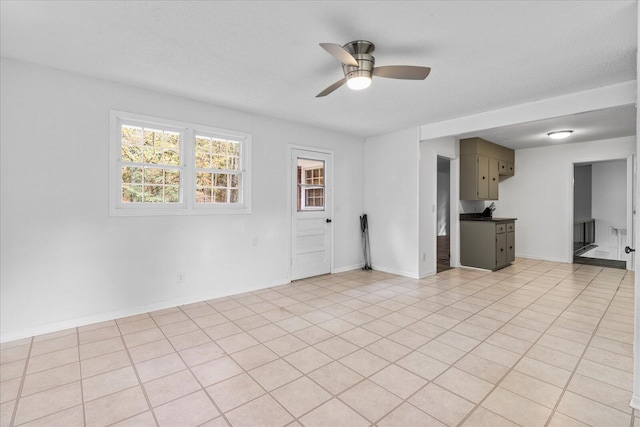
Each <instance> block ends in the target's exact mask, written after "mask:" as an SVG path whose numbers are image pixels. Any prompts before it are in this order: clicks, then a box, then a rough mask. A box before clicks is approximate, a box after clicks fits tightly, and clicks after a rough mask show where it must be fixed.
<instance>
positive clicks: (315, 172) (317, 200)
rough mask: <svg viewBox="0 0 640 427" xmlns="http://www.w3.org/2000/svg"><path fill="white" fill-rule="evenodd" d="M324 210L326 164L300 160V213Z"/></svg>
mask: <svg viewBox="0 0 640 427" xmlns="http://www.w3.org/2000/svg"><path fill="white" fill-rule="evenodd" d="M308 210H320V211H322V210H324V162H323V161H318V160H308V159H298V211H308Z"/></svg>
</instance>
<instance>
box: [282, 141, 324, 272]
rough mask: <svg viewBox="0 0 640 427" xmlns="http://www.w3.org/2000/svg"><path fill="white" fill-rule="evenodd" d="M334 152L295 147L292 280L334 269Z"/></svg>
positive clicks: (293, 164)
mask: <svg viewBox="0 0 640 427" xmlns="http://www.w3.org/2000/svg"><path fill="white" fill-rule="evenodd" d="M331 158H332V156H331V154H329V153H322V152H316V151H309V150H302V149H292V150H291V177H292V186H291V187H292V189H291V191H292V197H291V200H292V203H291V218H292V221H291V224H292V233H291V236H292V239H291V240H292V242H291V279H292V280H297V279H303V278H305V277H312V276H318V275H321V274H327V273H330V272H331V212H332V211H331V205H332V203H331V202H332V191H331V190H332V187H331V177H332V165H331Z"/></svg>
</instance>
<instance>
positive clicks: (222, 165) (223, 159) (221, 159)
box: [211, 156, 227, 169]
mask: <svg viewBox="0 0 640 427" xmlns="http://www.w3.org/2000/svg"><path fill="white" fill-rule="evenodd" d="M211 167H212V168H213V169H226V168H227V156H213V157H212V158H211Z"/></svg>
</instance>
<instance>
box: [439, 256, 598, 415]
mask: <svg viewBox="0 0 640 427" xmlns="http://www.w3.org/2000/svg"><path fill="white" fill-rule="evenodd" d="M579 269H580V267H578V268H576V269H574V270H573V271H572V272H571V273H568V274H567V275H566V276H565V277H563V278H562V279H560V280H559V281H558V283H556V284H555V285H553V287H551V288H549V289H548V290H547V291H545V292H544V293H543V294H541V295H540V296H539V297H538V298H536V299H535V300H533V301H532V302H531V303H529V304H528V305H527V306H525V307H523V308H522V309H521V310H520V311H519V312H518V313H516V314H514V315H513V316H512V317H511V318H510V319H509V320H508V321H507V322H505V324H506V323H508V322H510V321H511V320H513V319H514V318H515V317H517V316H518V315H519V314H521V313H522V312H523V311H525V310H526V309H527V308H529V307H530V306H531V305H533V304H535V303H536V302H538V300H540V299H541V298H543V297H544V296H546V295H547V294H548V293H549V292H551V291H553V290H555V289H557V288H558V286H560V284H561V283H562V281H563V280H565V279H566V278H567V277H569V276H570V275H571V274H572V273H575V271H577V270H579ZM549 271H550V270H549ZM598 274H599V273H598ZM595 277H597V275H595V276H594V277H593V278H592V279H591V280H590V281H589V283H591V282H592V281H593V280H594V279H595ZM534 280H535V279H534ZM527 283H529V282H527ZM524 285H526V283H525V284H523V285H522V286H521V287H523V286H524ZM588 286H589V284H588V283H587V284H585V286H584V288H583V289H582V291H581V292H580V294H582V292H584V290H585V289H587V287H588ZM580 294H578V295H576V296H575V297H574V298H573V300H572V301H571V303H569V304H568V305H567V306H566V307H565V309H563V310H562V311H561V312H560V313H559V314H557V315H556V316H555V319H554V320H553V322H551V323H550V324H549V326H547V328H546V329H545V330H544V331H543V332H542V333H541V334H540V336H539V337H538V338H537V339H536V340H535V341H533V342H532V343H531V344H530V345H529V347H528V348H527V350H526V351H525V352H524V353H522V354H521V355H520V357H519V358H518V360H517V361H516V362H515V363H514V364H513V365H512V366H511V367H508V370H507V372H505V374H504V375H503V376H502V377H501V378H500V379H499V380H498V381H497V382H496V384H494V386H493V387H492V389H491V390H490V391H489V392H488V393H487V394H486V395H485V396H484V397H483V398H482V399H481V400H480V401H479V402H478V403H477V404H475V407H474V408H473V409H472V410H471V411H469V412H468V413H467V415H466V416H465V417H464V418H463V419H462V420H460V422H459V423H458V424H457V425H458V426H462V424H463V423H464V422H466V421H467V420H468V419H469V418H470V417H471V416H472V415H473V414H474V413H475V412H476V411H477V410H478V408H480V407H481V406H482V403H483V402H484V401H485V400H487V398H488V397H489V396H490V395H491V393H493V391H495V390H496V389H497V388H499V387H500V384H501V383H502V382H503V381H504V379H505V378H506V377H507V376H509V374H511V373H512V372H513V371H514V367H515V366H516V365H517V364H518V363H519V362H520V361H521V360H522V359H523V358H524V357H526V355H527V353H528V351H529V350H530V349H531V348H532V347H533V346H534V345H536V344H537V343H538V341H539V340H540V339H541V338H542V336H544V334H545V333H546V332H547V331H548V330H549V329H550V328H551V327H552V326H553V324H554V323H555V321H556V320H557V319H558V317H560V315H562V313H564V312H565V311H566V310H567V308H568V307H569V306H570V305H571V304H572V303H573V302H574V301H575V300H576V299H577V298H578V296H580ZM501 299H502V298H501ZM498 301H499V300H498ZM534 311H535V310H534ZM525 329H526V328H525ZM495 332H497V331H495ZM495 332H494V333H495ZM536 332H537V331H536ZM494 333H492V334H491V335H489V337H491V336H492V335H493V334H494ZM489 337H487V338H485V340H483V341H482V343H484V342H485V341H486V339H488V338H489ZM482 343H480V344H482ZM480 344H478V345H477V346H476V347H478V346H479V345H480ZM476 347H474V349H475V348H476ZM544 347H546V346H544ZM499 348H502V347H499ZM504 350H507V349H504ZM471 351H473V349H472V350H470V351H469V352H467V354H469V353H470V352H471ZM507 351H511V350H507ZM514 353H515V352H514ZM505 367H506V366H505ZM434 380H435V379H434ZM515 394H517V393H515ZM521 397H524V396H521ZM524 398H525V399H527V400H530V401H532V400H531V399H529V398H527V397H524ZM532 402H533V401H532ZM534 403H537V402H534ZM543 406H544V405H543ZM491 412H493V411H491ZM552 414H553V410H552ZM496 415H498V416H500V417H502V418H505V417H503V416H502V415H500V414H496ZM509 421H511V422H513V421H512V420H509Z"/></svg>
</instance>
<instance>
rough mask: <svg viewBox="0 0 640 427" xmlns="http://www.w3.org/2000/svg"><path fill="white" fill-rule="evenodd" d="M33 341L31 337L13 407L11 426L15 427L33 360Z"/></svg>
mask: <svg viewBox="0 0 640 427" xmlns="http://www.w3.org/2000/svg"><path fill="white" fill-rule="evenodd" d="M33 340H34V337H31V339H30V340H29V351H27V357H26V359H25V362H24V368H23V370H22V378H21V379H20V386H19V387H18V394H17V395H16V403H15V406H14V407H13V413H12V414H11V419H10V420H9V425H10V426H13V425H15V421H16V416H17V415H18V405H19V404H20V398H21V396H22V389H23V388H24V383H25V381H26V379H27V371H28V369H29V359H30V358H31V350H32V349H33Z"/></svg>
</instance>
